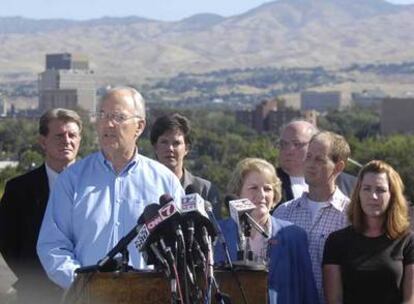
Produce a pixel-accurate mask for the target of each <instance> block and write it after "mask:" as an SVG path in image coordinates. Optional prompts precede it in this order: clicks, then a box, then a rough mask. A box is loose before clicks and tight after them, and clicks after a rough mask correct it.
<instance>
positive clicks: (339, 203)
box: [298, 187, 349, 212]
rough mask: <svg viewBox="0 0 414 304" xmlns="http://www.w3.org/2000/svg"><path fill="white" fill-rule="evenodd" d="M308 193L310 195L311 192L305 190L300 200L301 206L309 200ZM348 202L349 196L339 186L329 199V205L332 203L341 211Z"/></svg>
mask: <svg viewBox="0 0 414 304" xmlns="http://www.w3.org/2000/svg"><path fill="white" fill-rule="evenodd" d="M308 195H309V192H307V191H304V192H303V194H302V196H301V197H300V199H299V202H298V204H299V206H302V203H305V202H307V201H308ZM348 202H349V198H348V197H347V196H345V194H343V193H342V191H341V190H340V189H339V187H336V188H335V191H334V193H333V194H332V195H331V197H330V198H329V199H328V201H327V203H328V204H329V205H332V207H334V208H335V209H337V210H338V211H340V212H342V211H344V209H345V207H346V205H347V203H348Z"/></svg>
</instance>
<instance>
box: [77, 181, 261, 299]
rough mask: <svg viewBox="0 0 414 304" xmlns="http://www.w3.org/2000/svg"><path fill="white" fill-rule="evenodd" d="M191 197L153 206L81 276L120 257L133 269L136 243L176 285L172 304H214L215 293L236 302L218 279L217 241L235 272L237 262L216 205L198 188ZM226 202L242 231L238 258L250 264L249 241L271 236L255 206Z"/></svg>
mask: <svg viewBox="0 0 414 304" xmlns="http://www.w3.org/2000/svg"><path fill="white" fill-rule="evenodd" d="M185 192H186V195H185V196H184V197H183V198H182V200H181V204H179V205H178V204H176V203H175V202H174V199H173V198H172V197H171V196H170V195H169V194H164V195H162V196H161V197H160V199H159V204H157V203H153V204H150V205H147V206H146V207H145V209H144V211H143V213H142V214H141V216H140V217H139V219H138V222H137V225H136V226H135V227H134V228H133V229H132V230H131V231H130V232H129V233H128V234H127V235H125V236H124V237H123V238H122V239H121V240H120V241H119V242H118V244H117V245H116V246H115V247H114V248H113V249H112V250H111V251H110V252H108V253H107V255H106V256H105V257H104V258H102V259H101V260H100V261H98V263H97V264H96V265H94V266H87V267H82V268H79V269H78V270H77V273H82V272H90V271H92V270H94V271H102V270H104V269H105V268H107V265H108V264H110V263H112V261H113V260H114V257H115V256H116V255H118V254H119V253H122V254H123V258H124V264H127V263H128V253H127V252H126V251H127V249H126V248H127V246H128V244H129V243H131V242H132V241H133V240H134V239H135V245H136V248H137V250H139V251H140V252H141V254H142V256H143V257H144V260H145V263H146V264H147V265H153V266H154V268H155V269H156V270H157V271H162V272H163V273H164V274H165V276H166V277H167V278H168V279H169V280H170V287H171V295H172V303H182V304H189V303H210V300H211V295H212V292H213V290H214V291H215V293H214V296H215V298H216V301H217V302H218V303H231V302H230V298H229V297H228V296H227V295H225V294H223V293H221V291H220V288H219V286H218V284H217V281H216V279H215V277H214V271H213V265H214V257H213V245H214V244H215V243H216V242H219V245H220V246H222V247H223V249H224V252H225V253H226V259H227V266H228V267H230V268H232V262H231V259H230V254H229V251H228V248H227V245H226V241H225V239H224V236H223V233H222V231H221V229H220V226H219V224H218V222H217V220H216V218H215V216H214V213H213V208H212V205H211V203H210V202H208V201H206V200H204V199H203V198H202V197H201V196H200V195H199V194H198V193H197V192H198V191H197V189H196V188H195V187H194V186H193V185H189V186H188V187H187V188H186V189H185ZM225 201H226V204H227V205H228V208H229V211H230V215H231V217H232V218H233V220H234V221H235V222H236V224H237V227H238V241H239V242H238V245H239V246H238V258H239V260H240V261H242V262H243V261H244V262H246V261H247V262H248V260H249V258H250V256H251V255H249V248H248V242H247V243H246V236H248V235H249V231H250V229H251V227H253V228H254V229H256V230H257V231H259V232H260V233H261V234H262V235H263V236H265V237H268V236H267V234H266V233H265V231H263V229H262V228H261V227H260V225H258V224H257V223H256V222H255V221H254V219H253V218H252V217H251V216H250V214H249V212H250V211H252V210H253V209H254V208H255V206H254V204H253V203H251V202H250V201H249V200H246V199H237V197H235V196H226V199H225ZM125 255H126V257H125ZM125 259H126V261H125Z"/></svg>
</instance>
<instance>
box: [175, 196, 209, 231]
mask: <svg viewBox="0 0 414 304" xmlns="http://www.w3.org/2000/svg"><path fill="white" fill-rule="evenodd" d="M181 211H182V215H183V219H185V220H186V221H187V224H188V222H189V221H194V222H195V223H197V224H198V225H200V226H204V227H206V228H207V231H208V234H209V235H211V236H213V237H214V236H216V231H215V228H214V226H213V224H212V222H211V221H210V218H209V216H208V214H207V212H206V209H205V201H204V199H203V198H202V197H201V196H200V195H199V194H198V193H192V194H187V195H185V196H184V197H183V198H182V200H181ZM196 226H197V225H196Z"/></svg>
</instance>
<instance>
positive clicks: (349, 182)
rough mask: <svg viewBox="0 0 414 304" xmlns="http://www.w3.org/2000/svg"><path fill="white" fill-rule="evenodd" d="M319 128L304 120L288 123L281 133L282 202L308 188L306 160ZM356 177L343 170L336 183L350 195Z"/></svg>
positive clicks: (280, 176) (296, 196) (278, 172)
mask: <svg viewBox="0 0 414 304" xmlns="http://www.w3.org/2000/svg"><path fill="white" fill-rule="evenodd" d="M317 132H318V129H317V128H316V127H315V126H314V125H313V124H311V123H309V122H307V121H304V120H297V121H293V122H291V123H289V124H287V125H286V126H285V127H284V128H283V129H282V132H281V134H280V142H279V148H280V150H279V166H280V167H278V168H277V170H276V171H277V175H278V177H279V179H280V180H281V182H282V199H281V202H280V203H283V202H287V201H290V200H292V199H294V198H298V197H300V196H301V195H302V193H303V191H307V190H308V185H307V184H306V182H305V178H304V161H305V157H306V152H307V150H308V145H309V142H310V140H311V138H312V136H313V135H315V134H316V133H317ZM355 181H356V178H355V177H354V176H352V175H350V174H348V173H344V172H342V173H341V174H340V175H339V176H338V178H337V179H336V185H337V186H338V188H339V189H340V190H341V191H342V193H344V194H345V195H346V196H348V197H350V196H351V193H352V190H353V187H354V184H355Z"/></svg>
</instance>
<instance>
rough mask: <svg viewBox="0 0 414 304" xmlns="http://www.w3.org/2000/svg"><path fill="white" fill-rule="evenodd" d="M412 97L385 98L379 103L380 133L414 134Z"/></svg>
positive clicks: (413, 104)
mask: <svg viewBox="0 0 414 304" xmlns="http://www.w3.org/2000/svg"><path fill="white" fill-rule="evenodd" d="M413 117H414V98H413V97H411V98H398V97H392V98H385V99H384V100H383V101H382V104H381V134H383V135H391V134H414V119H413Z"/></svg>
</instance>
